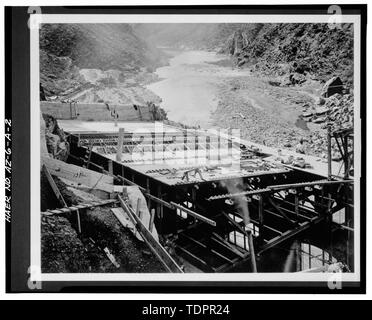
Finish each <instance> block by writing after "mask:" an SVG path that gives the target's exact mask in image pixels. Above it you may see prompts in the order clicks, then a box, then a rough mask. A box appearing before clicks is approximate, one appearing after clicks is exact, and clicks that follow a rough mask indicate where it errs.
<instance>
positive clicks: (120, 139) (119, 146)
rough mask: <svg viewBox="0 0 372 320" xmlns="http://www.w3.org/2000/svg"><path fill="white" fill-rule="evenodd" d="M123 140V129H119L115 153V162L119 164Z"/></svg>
mask: <svg viewBox="0 0 372 320" xmlns="http://www.w3.org/2000/svg"><path fill="white" fill-rule="evenodd" d="M123 139H124V128H119V137H118V145H117V153H116V161H117V162H121V155H122V152H123ZM123 176H124V175H123Z"/></svg>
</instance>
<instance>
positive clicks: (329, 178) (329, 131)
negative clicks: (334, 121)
mask: <svg viewBox="0 0 372 320" xmlns="http://www.w3.org/2000/svg"><path fill="white" fill-rule="evenodd" d="M331 139H332V136H331V126H330V125H329V124H328V126H327V151H328V180H331V179H332V143H331Z"/></svg>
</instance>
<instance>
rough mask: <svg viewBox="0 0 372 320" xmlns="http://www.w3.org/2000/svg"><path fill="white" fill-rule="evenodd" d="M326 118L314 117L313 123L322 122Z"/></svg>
mask: <svg viewBox="0 0 372 320" xmlns="http://www.w3.org/2000/svg"><path fill="white" fill-rule="evenodd" d="M326 120H327V118H326V117H319V118H316V119H313V122H314V123H323V122H325V121H326Z"/></svg>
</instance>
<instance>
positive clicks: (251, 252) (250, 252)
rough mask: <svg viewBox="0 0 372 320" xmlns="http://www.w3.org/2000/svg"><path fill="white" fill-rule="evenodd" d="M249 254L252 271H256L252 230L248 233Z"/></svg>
mask: <svg viewBox="0 0 372 320" xmlns="http://www.w3.org/2000/svg"><path fill="white" fill-rule="evenodd" d="M248 245H249V254H250V256H251V264H252V272H255V273H256V272H257V264H256V255H255V252H254V245H253V235H252V231H251V232H249V234H248Z"/></svg>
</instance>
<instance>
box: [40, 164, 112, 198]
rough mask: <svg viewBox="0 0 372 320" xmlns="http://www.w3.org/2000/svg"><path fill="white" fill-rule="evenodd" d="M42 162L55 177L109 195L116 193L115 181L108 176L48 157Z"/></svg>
mask: <svg viewBox="0 0 372 320" xmlns="http://www.w3.org/2000/svg"><path fill="white" fill-rule="evenodd" d="M42 161H43V163H44V164H45V166H46V168H47V169H48V170H49V172H50V174H51V175H53V176H57V177H61V178H65V179H68V180H70V181H72V182H76V183H77V184H82V185H85V186H87V187H89V188H92V189H93V188H94V189H99V190H103V191H106V192H109V193H111V192H113V191H114V185H113V182H114V179H113V178H112V177H110V176H108V175H105V174H102V173H98V172H96V171H92V170H89V169H86V168H82V167H79V166H75V165H73V164H68V163H65V162H63V161H59V160H57V159H52V158H48V157H42Z"/></svg>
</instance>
